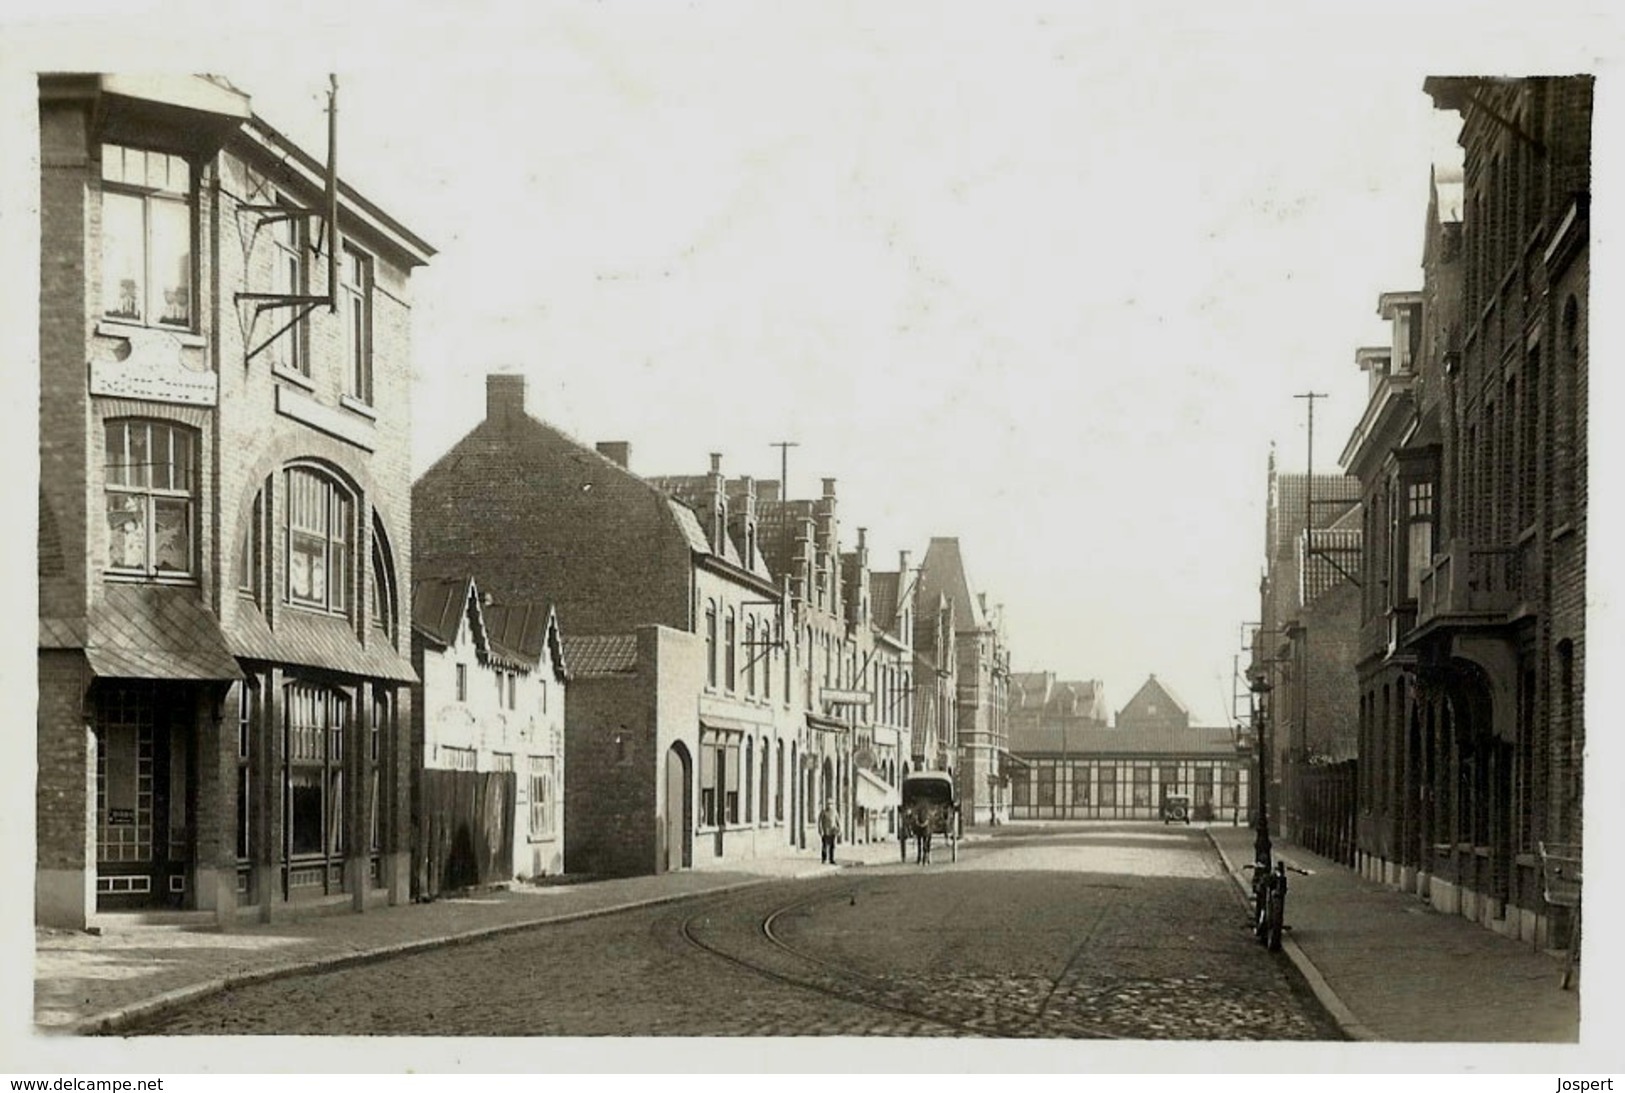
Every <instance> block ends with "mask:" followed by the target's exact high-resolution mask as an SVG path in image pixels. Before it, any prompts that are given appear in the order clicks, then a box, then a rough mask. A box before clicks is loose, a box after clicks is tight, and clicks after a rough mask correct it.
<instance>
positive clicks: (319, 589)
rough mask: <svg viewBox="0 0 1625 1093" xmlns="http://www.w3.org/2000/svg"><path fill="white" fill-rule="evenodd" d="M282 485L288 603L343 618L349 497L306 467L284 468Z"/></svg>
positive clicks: (349, 537)
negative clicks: (284, 485)
mask: <svg viewBox="0 0 1625 1093" xmlns="http://www.w3.org/2000/svg"><path fill="white" fill-rule="evenodd" d="M287 482H288V492H287V497H288V500H287V506H286V516H285V521H286V533H287V551H288V560H287V577H286V585H287V598H288V602H289V603H291V604H293V605H295V606H297V607H307V608H311V609H314V610H318V611H325V612H329V613H332V614H339V615H342V614H346V613H347V612H348V610H349V606H350V597H349V591H348V590H349V580H350V550H351V543H352V542H353V535H352V532H351V519H352V517H351V513H352V502H351V500H350V495H349V494H348V493H346V492H345V491H344V490H343V489H342V488H341V487H340V486H339V485H338V483H337V482H335V481H334V480H333V479H331V478H329V477H327V476H326V475H324V474H322V473H320V472H319V471H316V470H313V469H311V468H309V467H292V468H289V470H288V473H287Z"/></svg>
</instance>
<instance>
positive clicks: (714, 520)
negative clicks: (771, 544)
mask: <svg viewBox="0 0 1625 1093" xmlns="http://www.w3.org/2000/svg"><path fill="white" fill-rule="evenodd" d="M629 455H630V449H629V447H628V446H627V445H626V444H624V443H619V442H617V443H606V444H602V445H599V447H598V449H597V450H595V449H593V448H590V447H587V446H585V445H583V444H581V443H579V442H577V441H576V440H574V439H573V438H571V437H569V436H567V435H565V434H564V433H562V432H560V431H559V430H557V429H555V428H553V427H551V426H549V425H547V424H545V423H543V422H542V421H540V420H538V419H537V418H535V417H532V416H531V415H530V414H529V413H527V411H526V405H525V380H524V377H522V376H518V375H492V376H489V377H487V381H486V417H485V420H484V421H482V422H481V423H480V424H479V425H478V426H476V427H475V428H474V429H473V430H472V431H471V432H470V433H468V434H467V435H466V436H464V437H463V439H462V440H460V441H458V443H457V444H456V445H454V446H453V447H452V448H451V450H450V451H448V452H447V453H446V454H445V455H444V456H442V457H441V458H440V460H438V461H437V462H436V463H435V464H434V466H433V467H431V468H430V469H429V470H428V471H427V472H425V473H424V475H423V476H422V477H421V478H419V480H418V482H417V483H416V485H415V486H414V488H413V511H414V528H415V534H416V540H415V546H416V548H417V554H416V562H417V565H418V568H419V572H420V574H421V575H422V576H423V577H425V578H429V577H436V578H456V577H458V576H459V575H462V574H466V573H477V574H478V575H479V579H480V584H481V587H482V588H484V589H485V590H487V591H488V592H490V593H491V594H492V595H493V597H495V598H496V599H497V600H498V601H499V602H532V603H537V602H541V603H548V604H551V605H553V607H554V610H555V611H556V612H557V615H558V619H559V625H560V628H561V629H562V630H563V632H564V633H565V634H566V635H567V637H566V642H565V656H566V662H567V663H568V664H570V666H571V690H570V701H569V703H568V706H567V708H566V711H565V737H566V741H565V749H566V762H567V764H568V766H567V769H566V770H565V774H564V810H565V821H564V823H565V837H566V843H565V856H564V864H565V869H566V870H567V871H569V872H588V873H602V874H635V873H650V872H657V871H664V870H667V869H677V868H683V867H687V866H698V865H704V864H709V863H724V864H725V863H726V862H727V861H730V860H737V859H739V858H742V857H744V858H748V857H751V856H754V855H756V854H759V853H766V852H769V851H770V850H771V849H773V848H776V847H778V846H781V845H784V844H788V843H793V842H796V841H797V840H798V838H799V834H800V833H799V830H798V824H799V823H800V822H801V820H802V819H803V818H809V817H810V816H811V815H813V814H814V813H813V812H808V811H807V805H806V798H807V794H808V793H809V792H811V791H813V790H814V789H815V788H822V787H815V786H813V785H812V784H810V779H809V781H803V780H801V779H799V778H797V777H796V772H797V771H798V770H800V769H802V768H806V769H807V771H808V773H809V775H810V774H811V773H812V770H813V764H809V763H807V762H805V756H806V751H805V750H804V743H803V736H802V733H801V731H800V728H799V726H800V724H801V722H802V711H801V710H800V708H799V701H800V694H799V691H798V690H796V688H797V687H798V686H799V685H798V684H797V683H796V681H795V679H794V676H795V674H796V673H795V672H794V671H793V670H792V665H793V658H792V657H791V656H790V655H789V654H788V652H787V638H786V636H785V634H784V632H785V630H786V628H787V627H786V620H787V616H788V609H787V605H786V600H787V597H786V594H785V592H784V590H783V589H782V588H781V587H780V585H778V584H777V583H775V581H774V580H773V578H772V576H771V575H770V572H769V570H768V569H767V568H766V566H765V564H764V562H763V560H762V551H761V548H760V547H759V546H758V545H757V540H758V538H759V535H760V532H759V529H758V527H757V522H756V519H755V512H754V508H755V506H754V503H753V502H752V501H751V500H750V498H751V497H753V496H754V493H753V491H754V486H753V484H741V486H740V491H734V490H732V489H731V487H730V484H729V483H728V481H727V479H726V478H725V477H724V475H723V474H722V471H721V467H720V457H717V458H715V459H713V463H712V468H711V470H710V472H709V473H707V474H705V475H700V476H693V477H692V478H689V479H681V480H680V479H669V480H665V481H664V486H665V487H667V488H662V486H658V485H656V484H654V483H652V482H651V481H648V480H645V479H643V478H640V477H639V476H637V475H635V474H633V473H632V472H631V471H630V470H629V469H628V468H627V466H626V464H627V462H628V457H629ZM673 491H675V492H673ZM779 786H783V787H785V788H784V791H783V792H782V793H781V792H780V791H779V790H778V788H777V787H779ZM770 787H771V789H772V792H768V791H769V788H770ZM764 799H765V800H766V804H765V805H764V803H763V802H764Z"/></svg>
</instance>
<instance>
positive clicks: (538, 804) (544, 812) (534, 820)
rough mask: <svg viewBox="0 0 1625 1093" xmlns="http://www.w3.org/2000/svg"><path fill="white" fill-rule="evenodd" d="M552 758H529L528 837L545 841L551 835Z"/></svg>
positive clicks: (552, 822)
mask: <svg viewBox="0 0 1625 1093" xmlns="http://www.w3.org/2000/svg"><path fill="white" fill-rule="evenodd" d="M553 762H554V760H553V756H551V755H533V756H531V757H530V837H531V838H533V839H545V838H548V837H550V836H551V835H552V834H553V831H554V828H555V824H554V816H553V814H554V812H555V810H556V809H555V804H554V800H553V774H554V770H553Z"/></svg>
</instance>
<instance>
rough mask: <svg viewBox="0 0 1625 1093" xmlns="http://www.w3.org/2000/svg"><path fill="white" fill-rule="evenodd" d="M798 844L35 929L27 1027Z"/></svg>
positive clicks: (461, 935) (643, 893) (661, 884)
mask: <svg viewBox="0 0 1625 1093" xmlns="http://www.w3.org/2000/svg"><path fill="white" fill-rule="evenodd" d="M897 852H898V851H897V844H896V843H895V842H879V843H874V844H871V845H867V846H865V845H857V846H852V845H844V846H842V847H841V848H840V850H839V852H838V860H839V862H840V863H841V865H843V866H850V865H857V864H862V863H867V862H874V863H881V862H892V861H895V860H896V855H897ZM836 868H837V867H834V866H824V865H820V864H819V863H818V850H817V846H816V843H815V844H814V845H813V846H812V847H810V848H809V849H807V850H805V851H795V850H791V849H790V848H788V847H786V848H785V851H784V853H783V854H782V855H778V856H774V857H767V858H760V859H756V860H754V861H749V862H744V863H729V864H728V865H727V867H726V868H719V867H707V866H705V865H704V864H703V863H702V865H701V867H700V868H698V869H695V870H692V871H685V872H681V873H668V874H663V875H661V876H651V877H626V878H619V879H613V880H602V881H593V882H591V883H578V884H557V885H548V886H542V887H518V888H514V889H497V890H491V891H484V892H478V893H471V894H469V895H467V896H464V897H461V898H453V899H442V900H437V901H435V902H433V903H423V904H410V905H404V906H399V907H383V908H378V909H375V910H370V911H367V912H365V913H363V914H329V915H321V916H312V917H305V918H297V919H292V920H290V921H286V922H278V923H273V924H270V925H261V924H258V923H255V924H248V923H244V924H242V925H240V926H238V927H237V928H236V929H234V930H230V931H219V930H215V929H207V928H204V929H185V928H179V927H176V926H172V925H148V924H143V923H142V922H140V921H139V920H138V919H136V918H135V917H134V916H116V915H103V916H98V918H97V920H96V921H97V923H98V924H99V925H100V926H101V930H102V932H101V933H99V934H94V933H81V932H78V931H71V930H48V929H41V930H36V931H35V954H34V957H35V959H34V1023H35V1026H36V1027H37V1028H39V1029H40V1030H42V1031H46V1032H62V1033H89V1032H96V1031H109V1030H113V1029H116V1028H118V1027H120V1026H122V1025H124V1024H125V1023H127V1022H129V1021H131V1020H133V1019H135V1018H137V1017H140V1016H143V1015H147V1014H150V1013H152V1012H154V1011H156V1010H160V1009H163V1008H166V1007H168V1006H171V1005H174V1004H177V1003H179V1002H181V1001H184V1000H186V999H188V998H195V997H200V996H203V995H207V994H211V993H213V992H215V991H218V990H221V989H224V988H226V987H229V986H238V985H242V984H246V983H252V982H258V981H262V980H266V979H275V978H279V977H282V976H287V975H293V974H297V973H299V972H302V971H308V970H310V969H312V968H317V967H329V966H335V965H342V964H345V963H352V962H364V961H368V960H376V959H379V958H382V957H386V956H391V955H395V954H399V953H407V952H415V951H418V950H422V949H427V948H433V947H435V946H439V945H446V944H451V943H455V942H459V941H468V940H473V939H475V938H479V937H486V936H490V935H492V934H499V933H503V932H505V931H509V930H518V929H524V928H526V927H529V926H534V925H538V924H541V923H548V922H563V921H568V920H571V919H576V918H583V917H587V916H591V915H601V914H609V913H612V912H615V911H620V910H624V909H627V908H630V907H638V906H647V905H651V904H656V903H662V902H666V901H670V900H676V899H682V898H684V897H686V896H692V895H698V894H703V893H707V892H719V891H723V890H726V889H730V888H737V887H742V886H745V885H750V884H758V883H761V882H763V881H765V880H770V879H783V878H787V877H810V876H823V875H827V874H829V873H831V872H834V871H835V870H836Z"/></svg>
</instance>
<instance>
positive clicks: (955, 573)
mask: <svg viewBox="0 0 1625 1093" xmlns="http://www.w3.org/2000/svg"><path fill="white" fill-rule="evenodd" d="M920 594H921V598H923V599H927V602H935V600H936V597H937V596H938V595H943V596H946V597H947V598H948V602H949V603H951V604H953V608H954V627H955V628H956V629H958V630H983V629H986V628H987V625H988V622H987V617H986V615H985V614H983V612H982V604H981V601H980V600H979V599H978V598H977V597H976V596H975V595H973V594H972V592H971V586H970V579H969V578H968V577H967V576H966V575H965V560H964V558H963V557H962V556H961V555H960V552H959V540H958V539H957V538H948V537H938V538H934V539H932V540H931V545H930V546H928V547H926V548H925V560H924V561H923V562H921V563H920Z"/></svg>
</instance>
